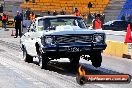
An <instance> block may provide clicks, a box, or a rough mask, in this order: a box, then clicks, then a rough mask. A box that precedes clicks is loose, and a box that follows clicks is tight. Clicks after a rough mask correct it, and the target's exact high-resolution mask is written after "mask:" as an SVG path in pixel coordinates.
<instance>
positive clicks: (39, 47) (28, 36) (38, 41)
mask: <svg viewBox="0 0 132 88" xmlns="http://www.w3.org/2000/svg"><path fill="white" fill-rule="evenodd" d="M105 37H106V35H105V33H104V32H103V31H98V30H90V29H88V28H87V26H86V24H85V22H84V20H83V19H82V18H81V17H77V16H72V15H57V16H44V17H38V18H36V19H35V21H34V22H33V23H32V24H31V25H30V27H29V31H28V32H27V33H25V34H24V35H23V36H22V37H21V39H20V44H21V49H22V51H23V58H24V60H25V61H26V62H28V63H32V62H33V57H38V59H39V62H38V63H39V65H40V66H41V68H44V69H46V68H47V65H48V62H49V61H50V60H54V59H60V58H69V60H70V63H71V64H73V65H77V64H79V60H80V57H81V56H84V58H85V59H87V60H91V62H92V65H93V66H94V67H100V66H101V62H102V55H101V52H102V51H103V50H104V49H105V48H106V46H107V45H106V43H105ZM86 55H87V56H89V57H87V58H86V57H85V56H86Z"/></svg>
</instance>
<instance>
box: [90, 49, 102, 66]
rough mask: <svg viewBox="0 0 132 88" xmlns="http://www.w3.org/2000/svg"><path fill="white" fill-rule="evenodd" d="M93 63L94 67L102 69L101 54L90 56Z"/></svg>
mask: <svg viewBox="0 0 132 88" xmlns="http://www.w3.org/2000/svg"><path fill="white" fill-rule="evenodd" d="M90 58H91V61H92V65H93V66H94V67H96V68H97V67H100V66H101V63H102V55H101V52H96V53H93V54H92V55H90Z"/></svg>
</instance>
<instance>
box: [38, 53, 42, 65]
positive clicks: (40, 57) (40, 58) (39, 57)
mask: <svg viewBox="0 0 132 88" xmlns="http://www.w3.org/2000/svg"><path fill="white" fill-rule="evenodd" d="M38 59H39V62H38V65H39V66H40V67H42V56H41V54H38Z"/></svg>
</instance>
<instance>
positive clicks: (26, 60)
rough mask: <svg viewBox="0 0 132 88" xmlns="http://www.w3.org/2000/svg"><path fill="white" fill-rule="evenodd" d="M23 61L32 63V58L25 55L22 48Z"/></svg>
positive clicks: (25, 51) (25, 52)
mask: <svg viewBox="0 0 132 88" xmlns="http://www.w3.org/2000/svg"><path fill="white" fill-rule="evenodd" d="M23 59H24V61H25V62H28V63H32V62H33V57H32V56H30V55H29V54H27V50H26V49H25V48H23Z"/></svg>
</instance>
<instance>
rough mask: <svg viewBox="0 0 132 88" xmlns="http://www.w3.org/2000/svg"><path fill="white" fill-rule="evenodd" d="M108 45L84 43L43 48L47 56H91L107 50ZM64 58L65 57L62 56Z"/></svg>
mask: <svg viewBox="0 0 132 88" xmlns="http://www.w3.org/2000/svg"><path fill="white" fill-rule="evenodd" d="M106 46H107V45H106V44H105V43H104V44H94V43H84V44H81V43H80V44H78V43H77V44H59V45H56V46H44V47H43V48H42V50H43V52H45V53H47V54H50V55H52V54H66V55H71V54H80V55H83V54H89V53H91V52H94V51H102V50H104V49H105V48H106ZM62 56H63V55H62Z"/></svg>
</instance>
